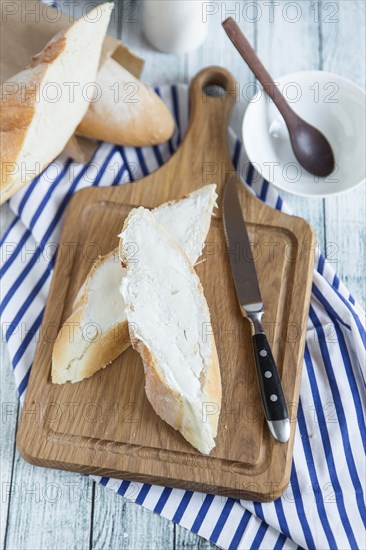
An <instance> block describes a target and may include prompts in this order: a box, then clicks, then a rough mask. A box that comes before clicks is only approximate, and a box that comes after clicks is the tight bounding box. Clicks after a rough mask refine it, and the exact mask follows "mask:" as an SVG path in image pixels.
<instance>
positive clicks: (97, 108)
mask: <svg viewBox="0 0 366 550" xmlns="http://www.w3.org/2000/svg"><path fill="white" fill-rule="evenodd" d="M97 82H98V84H99V86H100V89H101V93H102V95H101V98H100V100H99V101H96V102H95V103H92V104H91V105H90V107H89V109H88V112H87V113H86V115H85V117H84V118H83V120H82V121H81V123H80V124H79V126H78V127H77V130H76V132H77V134H79V135H82V136H85V137H89V138H93V139H98V140H102V141H109V142H111V143H115V144H117V145H125V146H131V147H141V146H147V145H157V144H159V143H162V142H164V141H166V140H167V139H169V138H170V137H171V136H172V134H173V131H174V120H173V117H172V115H171V113H170V111H169V109H168V108H167V107H166V105H165V103H164V102H163V101H162V100H161V99H160V97H159V96H158V95H157V94H156V93H155V92H154V91H153V90H152V89H151V88H150V87H149V86H146V85H145V84H143V83H142V82H140V81H139V80H137V78H135V77H134V76H133V75H132V74H131V73H129V72H128V71H127V70H126V69H124V68H123V67H122V66H121V65H119V64H118V63H117V62H116V61H115V60H114V59H113V58H109V59H107V60H106V61H105V63H104V65H103V66H102V67H101V69H100V70H99V72H98V75H97ZM116 86H119V87H120V88H122V89H124V88H126V91H127V95H128V94H129V95H131V98H130V100H126V101H124V100H123V99H120V100H119V101H116V98H115V97H114V95H115V93H116V91H117V88H116Z"/></svg>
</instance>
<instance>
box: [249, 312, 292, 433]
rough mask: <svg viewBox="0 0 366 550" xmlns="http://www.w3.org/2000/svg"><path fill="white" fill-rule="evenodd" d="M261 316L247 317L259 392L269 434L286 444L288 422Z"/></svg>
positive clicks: (250, 315)
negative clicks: (249, 324)
mask: <svg viewBox="0 0 366 550" xmlns="http://www.w3.org/2000/svg"><path fill="white" fill-rule="evenodd" d="M262 315H263V313H253V314H249V315H247V317H248V319H249V320H250V321H251V322H252V325H253V327H254V334H253V336H252V343H253V351H254V359H255V367H256V371H257V377H258V384H259V390H260V393H261V398H262V404H263V409H264V414H265V417H266V420H267V424H268V427H269V430H270V432H271V434H272V435H273V437H274V438H275V439H277V440H278V441H280V442H281V443H286V442H287V441H288V440H289V437H290V420H289V416H288V410H287V405H286V399H285V395H284V393H283V388H282V384H281V380H280V377H279V374H278V370H277V367H276V363H275V361H274V359H273V355H272V351H271V348H270V345H269V343H268V340H267V336H266V334H265V332H264V329H263V326H262V324H261V320H260V317H261V316H262Z"/></svg>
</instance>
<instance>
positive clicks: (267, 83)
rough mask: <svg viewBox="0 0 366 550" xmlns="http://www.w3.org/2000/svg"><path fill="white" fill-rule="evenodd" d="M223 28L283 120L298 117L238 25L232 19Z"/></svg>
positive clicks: (226, 21)
mask: <svg viewBox="0 0 366 550" xmlns="http://www.w3.org/2000/svg"><path fill="white" fill-rule="evenodd" d="M222 26H223V27H224V29H225V32H226V34H227V35H228V37H229V38H230V40H231V41H232V43H233V44H234V46H235V47H236V49H237V50H238V52H239V53H240V55H241V56H242V58H243V59H244V60H245V61H246V63H247V64H248V66H249V68H250V69H251V70H252V72H253V73H254V75H255V77H256V79H257V80H259V82H260V83H261V84H262V86H263V89H264V90H265V92H266V93H267V94H268V95H269V97H270V98H271V99H272V100H273V102H274V103H275V105H276V106H277V107H278V110H279V111H280V113H281V114H282V116H283V118H284V119H285V120H286V121H287V120H288V119H289V118H293V117H294V116H295V117H296V115H295V113H294V111H293V110H292V109H291V107H290V106H289V104H288V103H287V101H286V100H285V98H284V97H283V95H282V94H281V92H280V91H279V89H278V88H277V86H276V84H275V83H274V81H273V79H272V77H271V75H270V74H269V72H268V71H267V69H266V68H265V66H264V65H263V63H262V62H261V60H260V59H259V57H258V56H257V54H256V52H255V50H254V49H253V48H252V46H251V45H250V43H249V41H248V40H247V38H246V37H245V35H244V34H243V33H242V31H241V30H240V28H239V26H238V25H237V23H236V22H235V21H234V19H233V18H232V17H229V18H228V19H226V20H225V21H224V22H223V23H222Z"/></svg>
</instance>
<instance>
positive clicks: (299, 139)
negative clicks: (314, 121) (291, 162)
mask: <svg viewBox="0 0 366 550" xmlns="http://www.w3.org/2000/svg"><path fill="white" fill-rule="evenodd" d="M287 128H288V130H289V135H290V140H291V145H292V149H293V152H294V155H295V157H296V158H297V160H298V161H299V163H300V164H301V165H302V166H303V167H304V168H305V170H307V171H308V172H310V174H314V175H315V176H318V177H321V178H325V177H327V176H329V175H330V174H331V173H332V172H333V170H334V166H335V161H334V154H333V150H332V147H331V145H330V143H329V141H328V140H327V138H326V137H325V136H324V135H323V134H322V133H321V132H320V131H319V130H318V129H317V128H315V127H314V126H312V125H311V124H309V123H307V122H304V121H303V120H302V118H300V117H298V124H297V125H296V126H295V125H292V126H290V128H289V126H288V125H287Z"/></svg>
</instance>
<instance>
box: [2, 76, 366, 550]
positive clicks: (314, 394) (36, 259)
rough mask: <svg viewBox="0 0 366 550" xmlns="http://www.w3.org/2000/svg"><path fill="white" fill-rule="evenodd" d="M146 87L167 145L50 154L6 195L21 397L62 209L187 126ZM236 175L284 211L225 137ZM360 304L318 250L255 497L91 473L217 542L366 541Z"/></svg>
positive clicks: (176, 89) (163, 156)
mask: <svg viewBox="0 0 366 550" xmlns="http://www.w3.org/2000/svg"><path fill="white" fill-rule="evenodd" d="M157 92H158V93H159V95H161V97H162V98H163V100H164V101H165V102H166V104H167V105H168V107H169V108H170V109H171V111H172V112H173V114H174V117H175V120H176V123H177V127H176V131H175V133H174V135H173V137H172V138H171V140H169V142H167V143H165V144H163V145H161V146H158V147H149V148H143V149H135V148H127V147H124V148H123V147H117V146H113V145H111V144H108V143H101V144H100V145H99V147H98V149H97V151H96V152H95V154H94V156H93V159H92V161H91V162H90V163H89V164H88V165H81V164H77V163H75V162H73V161H72V160H71V159H66V158H63V157H60V158H59V159H58V160H56V161H55V162H53V163H52V165H51V166H50V167H49V168H48V169H47V170H46V171H45V172H44V173H43V174H41V175H40V176H39V177H37V178H36V179H35V180H34V181H33V182H32V183H30V184H29V185H28V186H27V187H25V188H24V189H22V190H21V191H19V192H18V193H17V194H16V195H15V196H14V197H12V199H11V200H10V206H11V208H12V210H13V212H14V214H15V218H14V221H13V222H12V224H11V225H10V227H9V228H8V230H7V232H6V233H5V235H4V237H3V239H2V241H1V243H0V244H1V259H2V263H1V270H0V274H1V287H2V293H1V302H0V311H1V315H2V324H3V327H4V334H5V338H6V340H7V342H8V347H9V352H10V356H11V359H12V363H13V367H14V375H15V379H16V383H17V386H18V389H19V395H20V399H21V400H23V398H24V392H25V390H26V386H27V382H28V377H29V372H30V368H31V365H32V359H33V356H34V351H35V347H36V340H37V332H38V331H39V328H40V324H41V320H42V315H43V311H44V307H45V303H46V299H47V295H48V291H49V285H50V281H51V277H52V268H53V264H54V260H55V254H56V250H57V243H58V241H59V238H60V231H61V227H62V221H63V217H64V214H65V210H66V207H67V204H68V201H69V199H70V198H71V196H72V195H73V194H74V193H75V192H76V191H78V190H80V189H83V188H85V187H88V186H91V185H93V186H108V185H122V184H123V183H125V182H128V181H132V180H135V179H138V178H140V177H142V176H143V175H145V174H146V173H150V172H151V171H153V170H156V169H157V168H158V167H159V166H161V165H162V164H163V163H164V162H166V160H167V159H168V158H169V157H170V156H171V154H172V153H173V152H174V151H175V150H176V148H177V147H178V145H179V143H180V141H181V139H182V136H183V135H184V132H185V130H186V127H187V121H188V105H189V102H188V94H187V88H186V87H185V86H181V85H179V86H173V87H168V86H165V87H161V88H159V89H157ZM229 144H230V150H231V153H232V157H233V161H234V163H235V165H236V167H237V169H238V170H239V172H240V173H241V175H242V177H243V179H245V180H246V182H247V184H248V185H249V186H250V187H251V189H252V190H253V191H254V192H255V193H257V195H258V196H259V197H260V198H261V199H262V200H263V201H265V202H267V203H268V204H269V205H271V206H272V207H274V208H277V209H279V210H282V211H285V212H289V210H288V208H287V207H286V205H285V204H284V203H283V201H282V199H281V197H279V195H278V193H277V191H276V190H275V189H274V188H273V187H272V186H270V185H269V184H268V182H266V181H263V179H261V178H260V177H259V176H258V174H257V173H256V172H255V171H254V169H253V167H252V166H251V165H250V164H248V160H247V158H246V156H245V153H244V151H243V148H242V146H241V144H240V142H239V141H238V140H237V139H236V137H235V136H234V135H233V133H230V135H229ZM365 343H366V332H365V322H364V312H363V311H362V309H361V307H360V306H359V305H358V304H357V303H355V300H354V298H353V297H352V296H350V294H349V292H348V290H347V289H346V287H345V286H344V285H343V284H342V282H341V281H340V280H339V278H338V277H337V275H336V274H335V273H334V271H333V269H332V267H331V265H330V264H328V263H327V262H326V260H325V259H324V257H323V256H321V255H320V256H319V257H318V258H317V266H316V270H315V272H314V280H313V291H312V298H311V307H310V312H309V321H308V327H307V338H306V349H305V357H304V369H303V376H302V384H301V393H300V404H299V409H298V424H297V428H296V439H295V447H294V457H293V466H292V472H291V482H290V485H289V487H288V488H287V490H286V491H285V493H284V495H283V497H282V498H280V499H278V500H277V501H275V502H271V503H266V504H259V503H253V502H248V501H238V500H234V499H226V498H223V497H220V496H213V495H206V494H202V493H197V492H196V493H192V492H189V491H183V490H178V489H170V488H164V487H158V486H151V485H148V484H141V483H136V482H128V481H120V480H115V479H108V478H95V479H96V480H97V481H99V482H100V483H101V484H102V485H104V486H106V487H108V488H110V489H112V490H114V491H116V492H117V493H118V494H120V495H123V496H124V497H125V498H128V499H130V500H132V501H134V502H136V503H138V504H140V505H142V506H144V507H146V508H148V509H149V510H152V511H154V512H155V513H158V514H160V515H162V516H164V517H166V518H168V519H170V520H172V521H175V522H177V523H179V524H180V525H182V526H184V527H186V528H187V529H190V530H192V531H194V532H195V533H197V534H199V535H200V536H202V537H205V538H206V539H209V540H211V541H213V542H215V543H216V544H218V545H219V546H221V547H223V548H230V549H234V548H242V549H244V548H245V549H247V548H253V549H257V548H263V549H264V548H265V549H269V548H274V549H281V548H288V549H293V548H296V547H301V548H318V549H320V548H322V549H323V548H332V549H335V548H340V549H342V550H343V549H346V548H352V549H355V548H364V547H365V539H364V534H365V516H366V509H365V500H364V491H363V489H364V480H365V444H366V443H365V442H366V427H365V393H366V392H365V372H364V365H365Z"/></svg>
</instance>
